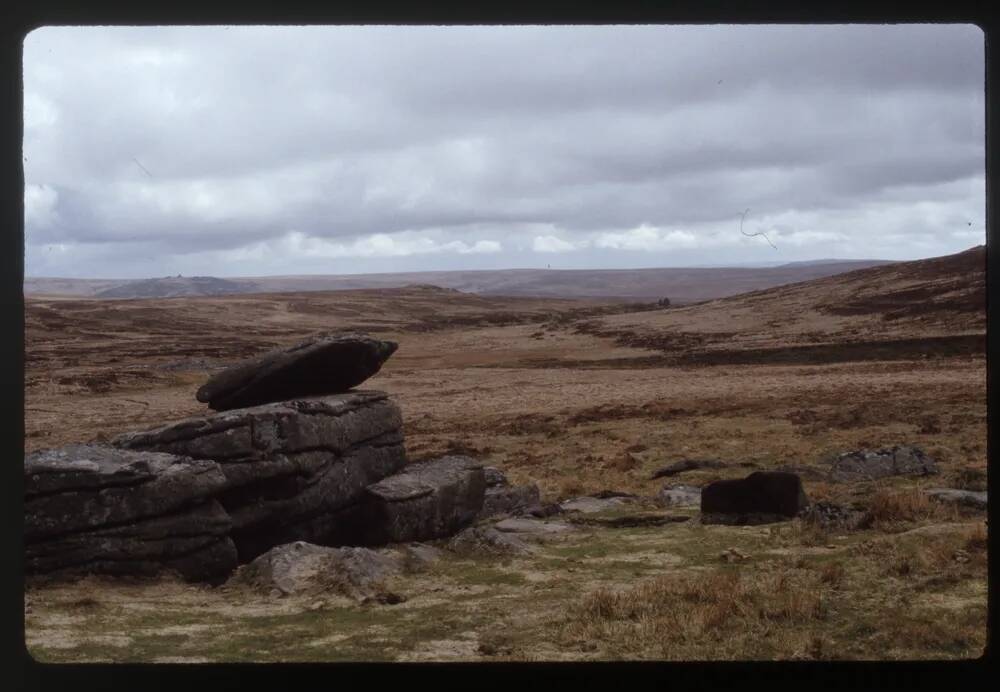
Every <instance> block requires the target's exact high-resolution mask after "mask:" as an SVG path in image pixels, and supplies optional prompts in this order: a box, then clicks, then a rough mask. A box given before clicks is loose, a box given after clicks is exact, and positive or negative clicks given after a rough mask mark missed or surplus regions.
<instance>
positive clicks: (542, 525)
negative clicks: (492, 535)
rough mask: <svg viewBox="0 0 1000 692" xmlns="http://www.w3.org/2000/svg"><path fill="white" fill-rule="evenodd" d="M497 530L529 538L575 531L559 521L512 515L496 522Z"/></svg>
mask: <svg viewBox="0 0 1000 692" xmlns="http://www.w3.org/2000/svg"><path fill="white" fill-rule="evenodd" d="M494 528H495V529H496V530H497V531H501V532H503V533H513V534H517V535H518V536H521V537H523V538H525V539H527V540H546V539H547V538H555V537H558V536H559V535H560V534H564V533H568V532H571V531H575V530H576V529H575V528H574V527H573V526H572V525H570V524H565V523H562V522H557V521H542V520H540V519H529V518H527V517H511V518H509V519H504V520H503V521H499V522H497V523H496V524H494Z"/></svg>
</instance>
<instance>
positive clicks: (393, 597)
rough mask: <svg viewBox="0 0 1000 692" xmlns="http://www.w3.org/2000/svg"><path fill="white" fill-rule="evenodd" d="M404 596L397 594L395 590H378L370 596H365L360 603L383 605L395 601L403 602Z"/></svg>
mask: <svg viewBox="0 0 1000 692" xmlns="http://www.w3.org/2000/svg"><path fill="white" fill-rule="evenodd" d="M405 602H406V596H403V595H402V594H398V593H396V592H395V591H384V590H383V591H378V592H377V593H375V594H374V595H372V596H366V597H365V598H363V599H362V600H361V605H370V604H372V603H381V604H383V605H396V604H397V603H405Z"/></svg>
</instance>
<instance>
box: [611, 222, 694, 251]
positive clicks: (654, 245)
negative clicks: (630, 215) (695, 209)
mask: <svg viewBox="0 0 1000 692" xmlns="http://www.w3.org/2000/svg"><path fill="white" fill-rule="evenodd" d="M698 244H699V238H698V236H696V235H695V234H694V233H691V232H689V231H680V230H667V231H665V230H662V229H660V228H656V227H654V226H650V225H648V224H641V225H640V226H639V227H637V228H633V229H631V230H628V231H622V232H617V233H615V232H612V233H599V234H598V235H597V237H596V239H595V240H594V246H595V247H599V248H606V249H611V250H641V251H647V252H649V251H661V250H673V249H678V248H694V247H697V246H698Z"/></svg>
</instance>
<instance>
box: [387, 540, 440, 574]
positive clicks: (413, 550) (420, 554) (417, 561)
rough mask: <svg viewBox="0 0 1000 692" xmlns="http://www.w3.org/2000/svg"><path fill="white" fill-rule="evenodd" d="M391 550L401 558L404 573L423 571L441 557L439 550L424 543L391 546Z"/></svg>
mask: <svg viewBox="0 0 1000 692" xmlns="http://www.w3.org/2000/svg"><path fill="white" fill-rule="evenodd" d="M391 550H394V551H395V552H396V553H397V554H398V555H400V556H401V557H402V558H403V567H404V571H406V572H420V571H423V570H425V569H427V568H428V567H429V566H430V565H432V564H434V563H435V562H437V561H438V560H440V559H441V555H442V551H441V549H440V548H435V547H434V546H432V545H427V544H425V543H407V544H405V545H402V546H393V547H392V548H391Z"/></svg>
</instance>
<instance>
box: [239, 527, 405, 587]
mask: <svg viewBox="0 0 1000 692" xmlns="http://www.w3.org/2000/svg"><path fill="white" fill-rule="evenodd" d="M402 571H403V561H402V559H401V558H400V557H399V556H398V555H395V554H393V553H391V552H388V551H376V550H369V549H368V548H326V547H323V546H318V545H313V544H311V543H305V542H303V541H296V542H294V543H288V544H286V545H280V546H277V547H275V548H272V549H271V550H269V551H267V552H266V553H264V554H263V555H260V556H258V557H257V558H255V559H254V560H253V561H252V562H250V563H248V564H246V565H243V566H242V567H240V568H239V569H238V570H237V571H236V574H234V575H233V577H232V578H231V579H230V580H229V582H228V584H229V585H231V586H232V585H241V586H249V587H251V588H254V589H257V590H260V591H267V592H271V591H272V590H276V591H278V593H279V594H281V595H282V596H290V595H297V596H298V595H309V596H317V595H320V594H340V595H342V596H347V597H348V598H351V599H354V600H356V601H359V602H360V601H363V600H364V599H366V598H371V597H374V596H377V595H378V594H380V593H382V592H383V591H384V590H385V589H384V585H383V581H384V580H385V579H386V578H387V577H390V576H392V575H395V574H399V573H400V572H402Z"/></svg>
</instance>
